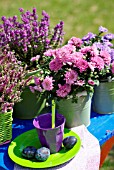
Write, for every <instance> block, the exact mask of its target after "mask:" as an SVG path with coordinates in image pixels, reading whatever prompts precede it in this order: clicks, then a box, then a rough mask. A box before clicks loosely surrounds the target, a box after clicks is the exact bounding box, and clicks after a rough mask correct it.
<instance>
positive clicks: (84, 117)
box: [57, 95, 91, 128]
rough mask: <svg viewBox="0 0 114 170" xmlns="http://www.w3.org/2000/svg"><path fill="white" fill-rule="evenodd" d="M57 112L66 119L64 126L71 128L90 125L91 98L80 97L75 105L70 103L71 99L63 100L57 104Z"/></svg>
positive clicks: (87, 96) (86, 96)
mask: <svg viewBox="0 0 114 170" xmlns="http://www.w3.org/2000/svg"><path fill="white" fill-rule="evenodd" d="M57 107H58V112H59V113H61V114H62V115H64V117H65V118H66V124H65V126H66V127H67V128H73V127H76V126H79V125H82V124H84V125H85V126H88V125H89V124H90V113H91V97H90V96H89V95H82V96H80V97H79V99H78V102H77V103H72V102H71V99H68V100H67V99H63V100H61V101H59V102H58V103H57Z"/></svg>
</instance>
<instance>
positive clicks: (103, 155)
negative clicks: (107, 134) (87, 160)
mask: <svg viewBox="0 0 114 170" xmlns="http://www.w3.org/2000/svg"><path fill="white" fill-rule="evenodd" d="M113 145H114V136H113V137H111V138H110V139H109V140H107V141H106V143H105V144H104V145H103V146H102V149H101V159H100V167H101V166H102V165H103V163H104V161H105V159H106V157H107V155H108V153H109V151H110V150H111V148H112V147H113Z"/></svg>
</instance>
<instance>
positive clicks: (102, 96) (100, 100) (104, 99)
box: [92, 81, 114, 114]
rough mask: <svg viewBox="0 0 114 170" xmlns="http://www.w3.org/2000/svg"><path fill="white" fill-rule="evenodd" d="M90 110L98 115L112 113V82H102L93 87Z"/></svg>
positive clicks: (113, 90) (113, 91)
mask: <svg viewBox="0 0 114 170" xmlns="http://www.w3.org/2000/svg"><path fill="white" fill-rule="evenodd" d="M92 109H93V111H95V112H97V113H100V114H110V113H114V81H112V82H102V83H100V85H99V86H96V87H95V91H94V95H93V101H92Z"/></svg>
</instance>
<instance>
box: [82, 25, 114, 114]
mask: <svg viewBox="0 0 114 170" xmlns="http://www.w3.org/2000/svg"><path fill="white" fill-rule="evenodd" d="M113 39H114V34H111V33H108V29H107V28H105V27H102V26H100V27H99V33H98V34H93V33H88V35H86V36H84V37H83V38H82V40H83V43H84V44H85V45H88V44H89V45H90V44H92V45H93V44H94V45H95V46H96V47H97V49H98V51H99V55H100V56H101V61H100V60H99V59H98V60H96V64H97V65H98V67H99V68H100V67H102V69H99V68H98V69H95V73H96V75H97V79H98V81H99V86H95V91H94V95H93V102H92V109H93V110H94V111H95V112H97V113H101V114H106V113H107V114H108V113H113V112H114V45H113Z"/></svg>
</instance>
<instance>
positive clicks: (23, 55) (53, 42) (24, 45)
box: [0, 8, 64, 119]
mask: <svg viewBox="0 0 114 170" xmlns="http://www.w3.org/2000/svg"><path fill="white" fill-rule="evenodd" d="M19 11H20V13H21V16H20V18H21V21H20V20H18V18H17V16H13V17H9V18H6V17H5V16H3V17H2V18H1V20H2V24H1V25H0V47H1V48H2V49H6V48H9V50H10V51H13V52H14V53H15V55H16V57H17V59H18V60H19V61H21V62H22V64H23V66H24V65H27V67H26V70H28V71H29V73H28V74H27V75H26V77H29V76H32V75H35V74H39V67H38V64H39V65H40V64H42V65H43V64H44V63H45V60H44V58H43V53H44V52H45V51H46V50H48V49H54V48H57V47H58V46H60V45H61V44H62V42H63V35H64V33H63V22H62V21H60V23H58V24H57V25H56V26H55V27H54V28H53V29H51V28H50V17H49V15H48V14H47V13H46V12H45V11H42V18H41V19H39V20H38V14H37V11H36V8H33V10H32V12H30V11H28V10H27V11H24V9H23V8H20V9H19ZM26 77H25V78H26ZM21 98H22V99H23V100H22V101H21V102H19V103H17V104H15V106H14V116H15V117H17V118H21V119H31V118H33V117H35V116H36V115H37V114H39V113H40V112H42V110H43V109H44V108H45V103H46V102H45V99H44V97H43V96H42V97H41V96H40V97H38V96H36V94H35V93H34V94H33V93H31V91H30V90H29V88H28V86H27V87H25V88H24V90H23V93H22V95H21ZM22 108H24V109H23V110H22Z"/></svg>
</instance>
